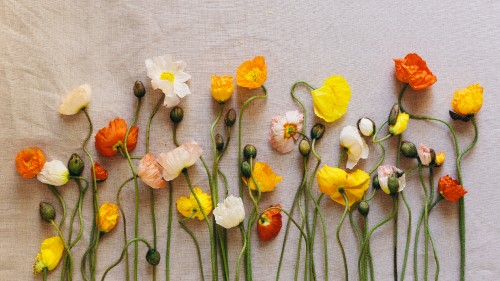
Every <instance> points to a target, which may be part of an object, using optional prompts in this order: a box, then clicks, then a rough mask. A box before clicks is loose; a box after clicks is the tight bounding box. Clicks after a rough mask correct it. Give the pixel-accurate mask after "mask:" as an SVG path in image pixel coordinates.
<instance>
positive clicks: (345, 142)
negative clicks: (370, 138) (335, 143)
mask: <svg viewBox="0 0 500 281" xmlns="http://www.w3.org/2000/svg"><path fill="white" fill-rule="evenodd" d="M340 145H341V146H342V147H344V148H345V149H347V163H346V168H347V169H352V168H354V166H356V164H358V161H359V159H366V158H368V154H369V153H370V149H369V148H368V145H367V144H366V142H365V140H364V139H363V138H362V137H361V135H360V134H359V131H358V130H357V129H356V128H354V127H353V126H345V127H344V128H343V129H342V131H341V132H340Z"/></svg>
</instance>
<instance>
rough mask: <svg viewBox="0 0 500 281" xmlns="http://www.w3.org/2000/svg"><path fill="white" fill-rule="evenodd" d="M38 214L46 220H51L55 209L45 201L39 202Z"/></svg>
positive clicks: (54, 215)
mask: <svg viewBox="0 0 500 281" xmlns="http://www.w3.org/2000/svg"><path fill="white" fill-rule="evenodd" d="M39 211H40V216H41V217H42V219H43V220H44V221H46V222H51V221H53V220H54V219H55V218H56V209H54V206H52V204H50V203H47V202H40V209H39Z"/></svg>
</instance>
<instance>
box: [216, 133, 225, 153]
mask: <svg viewBox="0 0 500 281" xmlns="http://www.w3.org/2000/svg"><path fill="white" fill-rule="evenodd" d="M215 148H217V151H222V150H224V138H223V137H222V136H221V134H217V135H215Z"/></svg>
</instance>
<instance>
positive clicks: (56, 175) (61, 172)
mask: <svg viewBox="0 0 500 281" xmlns="http://www.w3.org/2000/svg"><path fill="white" fill-rule="evenodd" d="M36 178H37V179H38V180H39V181H41V182H43V183H46V184H50V185H55V186H61V185H64V184H66V183H67V182H68V181H69V170H68V168H66V165H64V163H63V162H61V161H59V160H52V161H50V162H46V163H45V165H43V168H42V170H41V171H40V173H38V175H36Z"/></svg>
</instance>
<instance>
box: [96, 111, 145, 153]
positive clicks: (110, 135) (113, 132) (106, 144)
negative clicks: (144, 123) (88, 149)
mask: <svg viewBox="0 0 500 281" xmlns="http://www.w3.org/2000/svg"><path fill="white" fill-rule="evenodd" d="M138 130H139V129H138V128H137V127H136V126H133V127H132V129H130V133H129V135H128V139H127V149H128V151H132V150H134V148H135V146H136V145H137V134H138ZM126 133H127V123H126V122H125V120H123V119H121V118H116V119H114V120H113V121H111V122H109V125H108V127H105V128H102V129H100V130H99V132H97V134H96V135H95V147H96V148H97V150H99V152H100V153H101V154H102V155H104V156H106V157H111V156H113V155H115V154H116V153H117V152H118V147H120V146H123V143H124V141H125V134H126Z"/></svg>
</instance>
